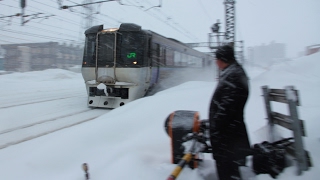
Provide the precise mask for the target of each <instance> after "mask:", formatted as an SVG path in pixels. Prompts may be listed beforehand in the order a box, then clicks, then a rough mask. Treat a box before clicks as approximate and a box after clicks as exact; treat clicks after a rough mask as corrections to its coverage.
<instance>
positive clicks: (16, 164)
mask: <svg viewBox="0 0 320 180" xmlns="http://www.w3.org/2000/svg"><path fill="white" fill-rule="evenodd" d="M319 59H320V53H317V54H313V55H310V56H307V57H302V58H299V59H293V60H291V61H287V62H283V63H278V64H276V65H274V66H273V67H271V68H269V69H268V70H264V69H258V68H255V67H247V68H246V69H247V71H248V72H247V73H248V75H249V76H250V91H251V92H250V96H249V100H248V103H247V105H246V109H245V119H246V123H247V127H248V130H249V133H250V134H249V135H250V139H251V143H252V144H253V143H257V142H261V141H262V140H266V139H265V137H264V136H262V135H261V133H259V132H261V129H263V127H264V126H265V125H266V120H265V118H266V113H265V107H264V102H263V97H262V96H261V95H262V90H261V86H263V85H268V86H269V87H270V88H281V89H282V88H284V87H285V86H287V85H293V86H295V88H296V89H298V90H299V94H300V101H301V106H300V107H299V109H298V112H299V116H300V119H303V120H305V126H306V131H307V137H306V138H304V144H305V148H306V149H307V150H309V151H310V154H311V157H312V160H313V164H314V167H312V168H311V169H310V170H309V171H306V172H304V173H303V175H302V176H296V173H295V171H296V168H295V167H289V168H286V169H285V170H284V172H283V173H281V174H280V175H279V176H278V179H281V180H302V179H310V180H313V179H318V178H317V177H318V176H319V175H320V168H319V164H320V133H319V128H320V121H319V119H320V111H319V109H320V95H319V94H318V93H319V92H320V71H319V70H320V62H319ZM53 75H54V76H53ZM47 76H49V77H47ZM44 77H46V78H44ZM208 79H210V78H208V77H206V78H205V80H207V81H189V82H186V83H183V84H181V85H178V86H175V87H173V88H169V89H167V90H164V91H161V92H158V93H156V94H155V95H153V96H148V97H145V98H141V99H139V100H136V101H134V102H131V103H129V104H127V105H125V106H122V107H120V108H117V109H114V110H112V111H108V110H106V111H105V112H106V113H105V114H103V115H102V116H100V117H98V118H96V119H94V120H93V121H88V122H86V123H82V124H80V125H77V126H73V127H71V128H66V129H63V130H60V131H57V132H54V133H51V134H48V135H45V136H42V137H39V138H36V139H33V140H30V141H26V142H24V143H20V144H17V145H13V146H10V147H7V148H4V149H0V172H1V173H0V179H4V180H21V179H32V180H43V179H45V180H57V179H63V180H64V179H66V180H83V179H85V178H84V172H83V170H82V167H81V166H82V164H83V163H88V165H89V173H90V177H91V179H96V180H98V179H99V180H101V179H111V180H118V179H119V180H120V179H122V180H123V179H126V180H127V179H128V180H138V179H139V180H149V179H152V180H164V179H166V178H167V177H168V176H169V174H170V173H171V172H172V170H173V169H174V167H175V165H173V164H171V163H170V159H171V156H170V139H169V137H168V135H167V134H166V132H165V130H164V121H165V119H166V117H167V116H168V115H169V114H170V113H171V112H173V111H176V110H193V111H198V112H199V113H200V118H201V119H207V118H208V108H209V101H210V98H211V95H212V93H213V90H214V88H215V85H216V82H215V81H214V80H211V81H210V80H208ZM213 79H214V78H213ZM0 84H1V88H0V97H1V100H0V102H1V106H9V105H10V104H11V103H12V102H10V100H8V99H9V98H8V97H9V95H10V96H20V97H21V98H22V100H23V98H27V99H29V100H28V101H30V99H32V97H33V98H35V99H36V98H38V97H37V93H36V92H38V91H41V89H42V88H44V89H52V90H51V91H50V92H49V93H48V96H53V97H58V96H62V97H66V96H71V95H72V92H77V94H76V95H77V98H75V99H73V100H74V101H75V103H74V104H69V105H67V106H65V108H64V109H63V110H62V109H61V108H58V107H59V106H57V107H56V109H51V108H49V107H48V108H46V104H41V103H40V104H39V105H38V107H34V108H39V109H41V111H43V112H44V114H43V116H48V114H50V113H59V112H58V111H75V109H77V108H79V107H82V108H83V107H84V106H86V104H85V99H86V94H85V88H84V83H83V80H82V77H81V74H79V73H74V72H70V71H64V70H47V71H40V72H27V73H13V74H7V75H0ZM48 87H50V88H48ZM79 89H80V91H79ZM68 103H70V102H68ZM61 106H63V104H61ZM26 107H28V106H26ZM272 108H273V110H278V111H279V112H281V113H284V114H286V113H287V111H288V109H287V107H286V106H285V105H282V104H276V103H274V104H272ZM31 112H32V109H28V108H26V109H25V110H21V111H17V112H12V111H5V110H3V109H2V110H1V115H0V127H1V129H6V128H7V127H9V126H10V123H9V124H8V122H10V119H8V117H12V116H13V115H12V114H13V113H17V114H20V116H21V117H23V115H26V117H32V116H28V114H30V113H31ZM45 112H48V113H45ZM29 121H30V122H31V121H33V119H32V118H21V120H20V122H19V121H13V122H12V123H17V124H18V123H28V122H29ZM11 125H12V124H11ZM283 131H284V130H283ZM0 136H1V135H0ZM206 158H207V159H208V161H209V160H210V159H211V158H210V156H206ZM211 165H212V166H211V167H207V168H206V170H207V172H209V171H210V169H212V172H214V171H215V170H214V169H215V167H214V166H213V163H212V164H211ZM209 166H210V163H209ZM178 179H181V180H195V179H199V180H200V179H202V176H200V175H199V170H198V169H195V170H191V169H190V168H188V167H186V168H185V169H184V170H183V171H182V172H181V174H180V176H179V177H178ZM257 179H258V180H269V179H272V178H271V177H270V176H269V175H258V176H257Z"/></svg>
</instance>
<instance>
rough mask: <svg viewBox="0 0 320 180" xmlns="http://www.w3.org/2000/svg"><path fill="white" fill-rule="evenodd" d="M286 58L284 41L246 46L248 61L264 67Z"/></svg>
mask: <svg viewBox="0 0 320 180" xmlns="http://www.w3.org/2000/svg"><path fill="white" fill-rule="evenodd" d="M286 59H287V58H286V45H285V44H284V43H275V42H271V43H270V44H268V45H265V44H262V45H261V46H254V47H249V48H248V62H249V63H251V64H255V65H258V66H261V67H264V68H268V67H269V66H270V65H271V64H274V63H277V62H279V61H283V60H286Z"/></svg>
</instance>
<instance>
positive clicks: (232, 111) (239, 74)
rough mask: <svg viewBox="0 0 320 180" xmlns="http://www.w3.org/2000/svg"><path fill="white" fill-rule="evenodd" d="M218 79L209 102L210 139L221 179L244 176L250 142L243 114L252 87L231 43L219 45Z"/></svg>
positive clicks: (217, 53)
mask: <svg viewBox="0 0 320 180" xmlns="http://www.w3.org/2000/svg"><path fill="white" fill-rule="evenodd" d="M215 55H216V64H217V66H218V67H219V69H220V70H221V73H220V77H219V83H218V85H217V87H216V90H215V92H214V94H213V96H212V99H211V103H210V109H209V110H210V112H209V122H210V141H211V146H212V154H213V158H214V159H215V161H216V167H217V172H218V176H219V179H220V180H231V179H232V180H234V179H237V180H238V179H241V177H240V173H239V166H240V165H245V158H246V156H247V155H249V152H250V151H249V150H250V143H249V139H248V134H247V130H246V125H245V122H244V118H243V110H244V106H245V104H246V102H247V98H248V94H249V88H248V78H247V76H246V73H245V72H244V70H243V69H242V67H241V65H239V64H238V62H237V61H236V59H235V57H234V49H233V48H232V47H231V46H229V45H224V46H221V47H219V48H218V49H217V51H216V53H215Z"/></svg>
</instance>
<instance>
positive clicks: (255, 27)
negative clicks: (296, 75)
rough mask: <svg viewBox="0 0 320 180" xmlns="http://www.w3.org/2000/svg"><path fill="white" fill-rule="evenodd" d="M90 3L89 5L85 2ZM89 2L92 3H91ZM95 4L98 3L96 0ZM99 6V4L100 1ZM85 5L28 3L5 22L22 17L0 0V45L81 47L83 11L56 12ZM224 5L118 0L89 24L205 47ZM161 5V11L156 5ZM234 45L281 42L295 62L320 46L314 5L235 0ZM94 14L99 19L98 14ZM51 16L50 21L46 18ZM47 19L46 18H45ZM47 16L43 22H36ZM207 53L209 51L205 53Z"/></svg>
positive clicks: (75, 0)
mask: <svg viewBox="0 0 320 180" xmlns="http://www.w3.org/2000/svg"><path fill="white" fill-rule="evenodd" d="M88 1H89V0H88ZM92 1H94V0H92ZM95 1H98V0H95ZM99 1H101V0H99ZM58 2H61V4H62V5H68V6H74V5H76V4H81V3H84V2H85V1H84V0H27V6H26V8H25V14H26V15H32V14H37V13H43V14H40V15H38V16H37V17H38V18H37V19H31V18H32V17H35V16H28V17H25V19H24V20H30V21H28V22H26V23H25V24H24V26H21V17H12V18H9V17H6V18H5V17H4V16H10V15H14V14H16V13H20V12H21V8H20V0H0V17H1V18H0V44H8V43H33V42H46V41H58V42H66V43H68V44H69V43H70V42H73V43H79V42H80V43H82V40H83V37H84V35H83V32H84V27H85V25H86V23H87V22H86V20H85V15H84V14H85V12H86V10H88V8H83V7H81V6H79V7H73V8H71V9H65V10H59V5H58ZM223 2H224V0H188V1H186V0H162V1H161V0H121V3H122V4H123V5H121V4H120V3H118V2H105V3H101V4H95V5H94V6H92V7H93V9H94V12H96V14H95V15H93V17H94V19H93V20H92V22H91V23H92V25H98V24H103V25H104V27H105V28H108V27H119V25H120V23H122V22H130V23H136V24H139V25H141V26H142V28H143V29H149V30H152V31H155V32H157V33H159V34H162V35H164V36H167V37H171V38H175V39H177V40H180V41H182V42H188V43H194V42H208V33H211V30H210V27H211V25H212V24H213V23H215V22H216V21H217V19H220V22H221V23H222V31H224V26H225V20H224V17H225V9H224V4H223ZM160 3H161V7H154V8H151V9H149V8H150V7H152V6H158V5H159V4H160ZM235 7H236V40H243V41H244V45H245V47H249V46H255V45H261V44H269V43H270V42H272V41H274V42H278V43H286V44H287V57H295V56H296V55H297V54H298V52H301V51H303V50H304V48H305V47H306V46H309V45H313V44H320V34H319V32H320V23H319V20H320V10H319V9H320V1H319V0H303V1H302V0H241V1H240V0H238V1H236V5H235ZM97 13H99V14H97ZM51 15H54V16H51ZM49 16H50V17H49ZM39 17H47V18H39ZM208 51H209V49H208Z"/></svg>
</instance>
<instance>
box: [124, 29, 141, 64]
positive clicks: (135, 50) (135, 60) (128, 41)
mask: <svg viewBox="0 0 320 180" xmlns="http://www.w3.org/2000/svg"><path fill="white" fill-rule="evenodd" d="M120 42H121V45H120V46H121V47H120V49H121V50H120V54H119V55H120V58H119V61H118V64H119V65H123V66H129V67H139V66H143V65H144V52H145V50H144V49H145V48H146V37H145V35H144V34H142V33H140V32H122V33H121V40H120Z"/></svg>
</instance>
